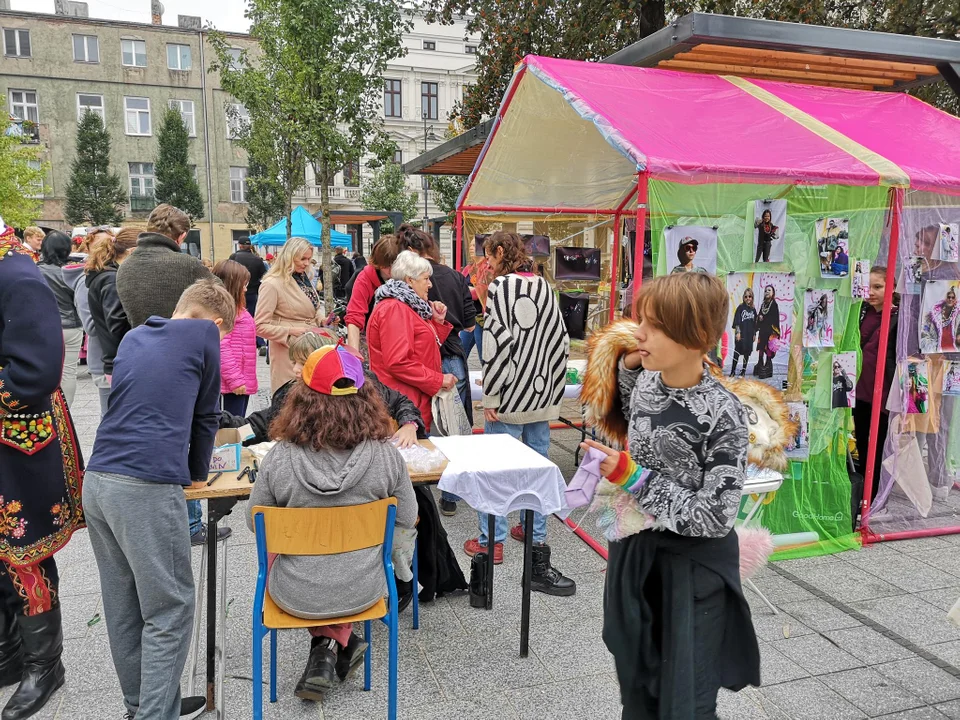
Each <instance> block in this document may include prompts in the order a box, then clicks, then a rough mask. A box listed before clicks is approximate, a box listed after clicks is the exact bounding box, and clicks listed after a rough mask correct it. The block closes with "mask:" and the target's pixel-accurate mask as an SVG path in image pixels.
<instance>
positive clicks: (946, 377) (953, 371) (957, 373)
mask: <svg viewBox="0 0 960 720" xmlns="http://www.w3.org/2000/svg"><path fill="white" fill-rule="evenodd" d="M943 394H944V395H951V396H953V397H960V361H958V360H954V361H953V362H948V363H947V364H946V367H945V368H944V371H943Z"/></svg>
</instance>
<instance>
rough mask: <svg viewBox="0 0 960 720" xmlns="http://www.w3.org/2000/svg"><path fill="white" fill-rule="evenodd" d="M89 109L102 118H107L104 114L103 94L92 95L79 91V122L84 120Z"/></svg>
mask: <svg viewBox="0 0 960 720" xmlns="http://www.w3.org/2000/svg"><path fill="white" fill-rule="evenodd" d="M87 110H89V111H90V112H92V113H96V114H97V115H99V116H100V118H101V119H105V116H104V114H103V95H91V94H88V93H77V122H79V121H80V120H83V116H84V115H86V113H87Z"/></svg>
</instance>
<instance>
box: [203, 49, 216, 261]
mask: <svg viewBox="0 0 960 720" xmlns="http://www.w3.org/2000/svg"><path fill="white" fill-rule="evenodd" d="M200 68H201V70H200V95H201V98H202V99H201V102H200V105H201V107H202V108H203V156H204V164H205V166H206V168H205V169H206V171H207V221H208V222H209V223H210V260H211V261H213V260H214V259H215V255H214V243H213V178H211V177H210V173H211V164H210V120H209V117H210V116H209V115H208V113H207V64H206V63H205V62H204V60H203V30H201V31H200Z"/></svg>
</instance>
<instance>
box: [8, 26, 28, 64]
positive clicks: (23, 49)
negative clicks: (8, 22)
mask: <svg viewBox="0 0 960 720" xmlns="http://www.w3.org/2000/svg"><path fill="white" fill-rule="evenodd" d="M3 54H4V55H6V56H7V57H22V58H28V57H31V52H30V31H29V30H16V29H14V28H4V29H3Z"/></svg>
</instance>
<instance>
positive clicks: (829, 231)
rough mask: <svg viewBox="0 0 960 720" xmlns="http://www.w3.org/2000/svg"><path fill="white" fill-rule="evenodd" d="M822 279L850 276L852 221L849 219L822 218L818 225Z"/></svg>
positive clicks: (818, 249) (818, 253) (818, 248)
mask: <svg viewBox="0 0 960 720" xmlns="http://www.w3.org/2000/svg"><path fill="white" fill-rule="evenodd" d="M816 233H817V255H818V257H819V258H820V277H822V278H838V277H846V276H847V275H849V274H850V221H849V220H848V219H847V218H820V219H819V220H817V223H816Z"/></svg>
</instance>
